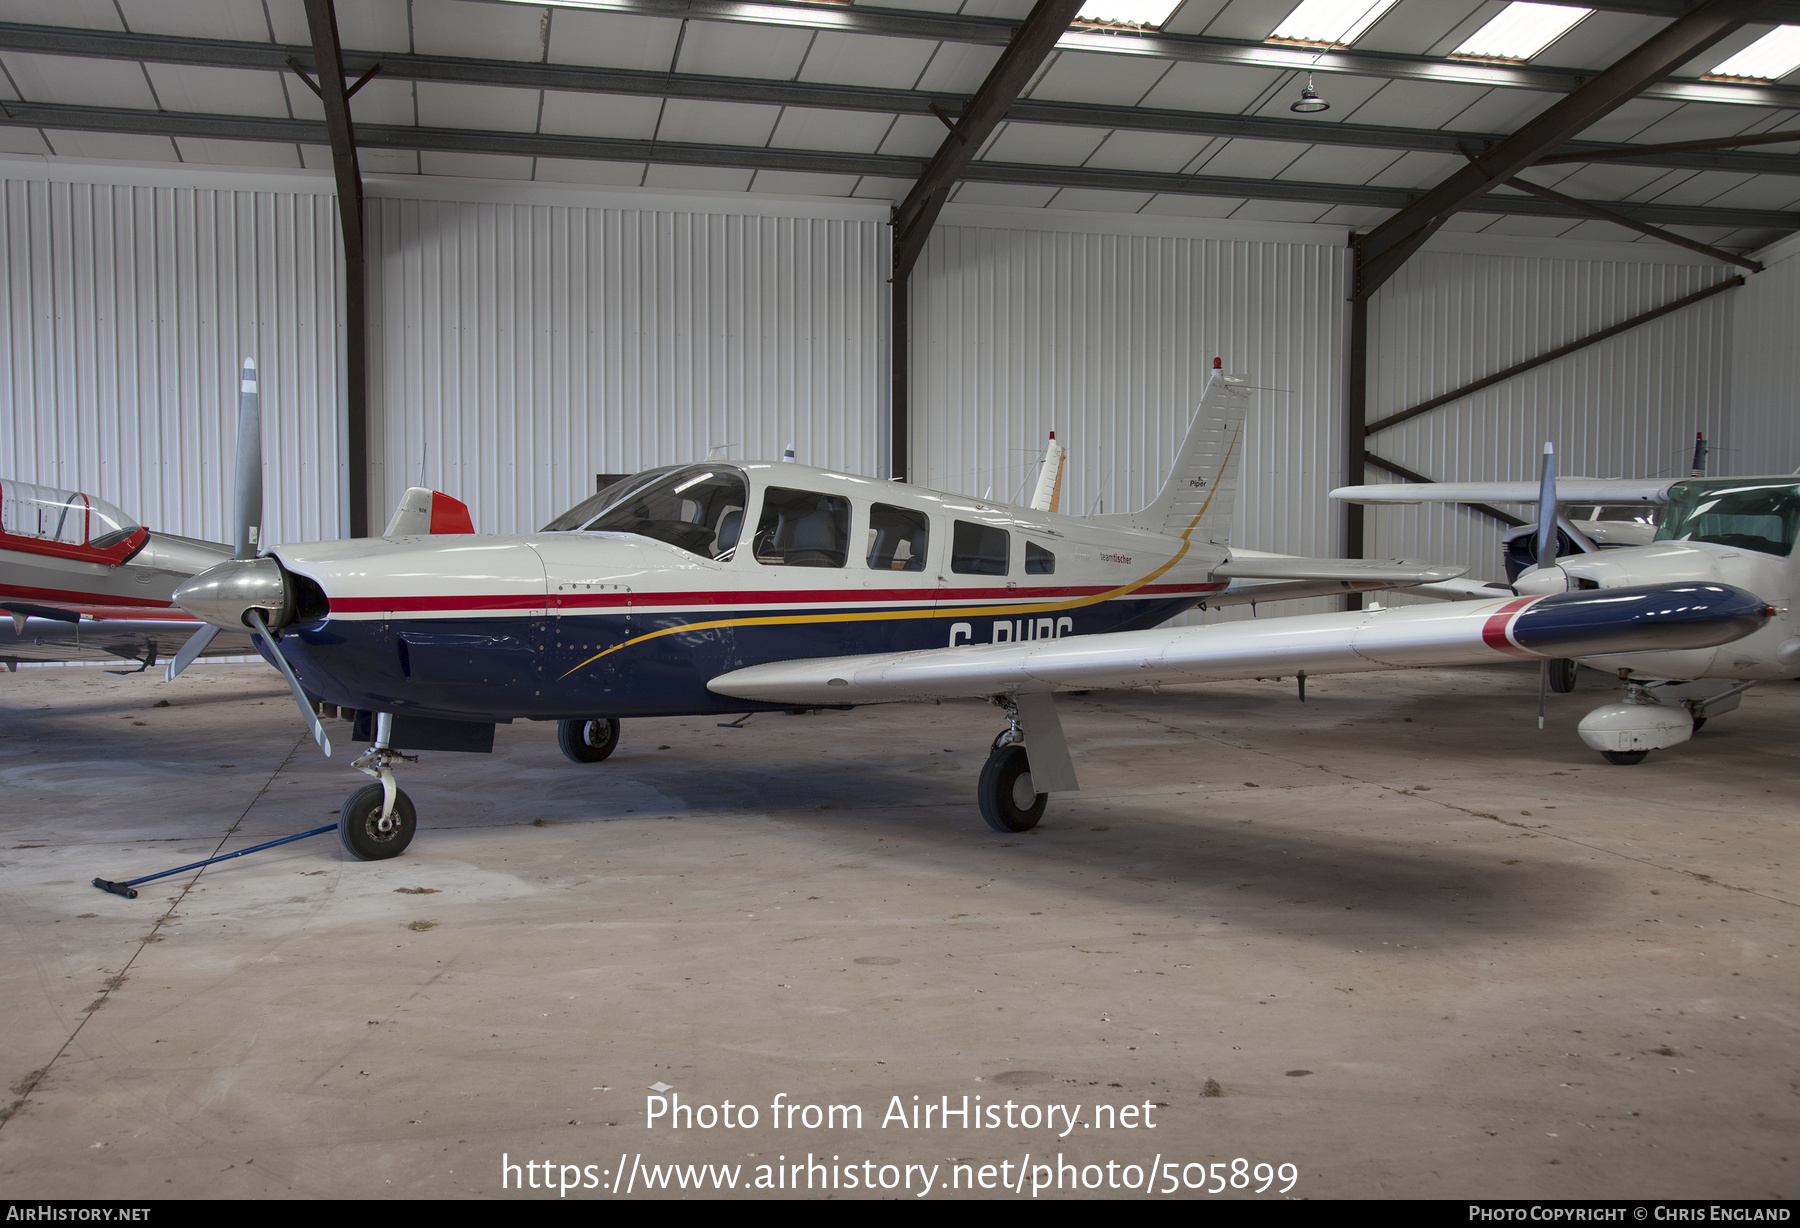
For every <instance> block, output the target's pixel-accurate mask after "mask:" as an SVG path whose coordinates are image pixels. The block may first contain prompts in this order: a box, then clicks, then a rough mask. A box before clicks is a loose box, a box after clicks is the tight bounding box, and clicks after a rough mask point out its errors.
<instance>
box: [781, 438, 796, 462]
mask: <svg viewBox="0 0 1800 1228" xmlns="http://www.w3.org/2000/svg"><path fill="white" fill-rule="evenodd" d="M781 459H782V460H784V461H786V462H787V463H788V464H790V465H791V464H793V463H794V445H793V444H791V443H790V444H789V445H788V446H787V451H785V452H783V453H782V454H781Z"/></svg>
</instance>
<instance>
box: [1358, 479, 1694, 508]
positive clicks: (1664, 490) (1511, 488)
mask: <svg viewBox="0 0 1800 1228" xmlns="http://www.w3.org/2000/svg"><path fill="white" fill-rule="evenodd" d="M1679 480H1680V479H1678V478H1557V479H1556V498H1557V500H1558V501H1559V502H1561V503H1593V504H1603V505H1608V506H1618V505H1621V504H1631V503H1646V504H1650V503H1667V502H1668V501H1669V487H1671V486H1673V485H1674V484H1675V483H1676V482H1677V481H1679ZM1541 493H1542V490H1541V487H1540V484H1539V483H1537V482H1384V483H1378V484H1376V485H1372V486H1340V487H1338V488H1337V489H1336V490H1334V491H1332V492H1331V497H1332V498H1333V499H1336V500H1338V501H1339V502H1340V503H1536V502H1537V501H1538V496H1539V495H1540V494H1541Z"/></svg>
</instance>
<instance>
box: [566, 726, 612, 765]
mask: <svg viewBox="0 0 1800 1228" xmlns="http://www.w3.org/2000/svg"><path fill="white" fill-rule="evenodd" d="M556 744H557V745H558V746H560V747H562V753H563V754H565V755H567V756H568V757H569V758H570V759H571V760H573V761H574V762H576V763H598V762H600V761H601V760H602V759H604V758H606V757H607V756H608V755H610V754H612V753H613V751H614V750H615V749H616V748H617V747H618V745H619V720H618V718H617V717H613V716H594V717H588V718H586V719H584V720H579V721H558V722H556Z"/></svg>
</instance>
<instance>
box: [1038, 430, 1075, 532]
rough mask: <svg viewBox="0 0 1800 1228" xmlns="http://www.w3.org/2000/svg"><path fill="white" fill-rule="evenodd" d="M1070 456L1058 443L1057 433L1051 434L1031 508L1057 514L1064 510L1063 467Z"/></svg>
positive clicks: (1039, 471) (1052, 432)
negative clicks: (1056, 512)
mask: <svg viewBox="0 0 1800 1228" xmlns="http://www.w3.org/2000/svg"><path fill="white" fill-rule="evenodd" d="M1067 461H1068V455H1067V454H1066V453H1065V452H1064V451H1063V446H1062V444H1060V443H1058V442H1057V439H1056V432H1055V431H1051V432H1050V443H1049V445H1048V446H1047V447H1045V449H1044V463H1043V465H1042V466H1041V467H1040V468H1039V470H1038V481H1037V489H1035V490H1034V491H1033V492H1032V495H1031V505H1030V506H1031V507H1033V508H1035V509H1036V510H1038V511H1040V512H1055V511H1060V510H1061V509H1062V486H1063V465H1064V464H1065V463H1066V462H1067Z"/></svg>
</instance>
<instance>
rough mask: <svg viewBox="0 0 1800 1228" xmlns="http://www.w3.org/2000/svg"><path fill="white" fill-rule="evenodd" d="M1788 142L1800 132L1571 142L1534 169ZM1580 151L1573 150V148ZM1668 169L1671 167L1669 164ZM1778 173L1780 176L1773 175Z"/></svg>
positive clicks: (1784, 157)
mask: <svg viewBox="0 0 1800 1228" xmlns="http://www.w3.org/2000/svg"><path fill="white" fill-rule="evenodd" d="M1791 141H1800V129H1795V128H1789V129H1785V130H1783V131H1780V132H1757V133H1752V134H1749V135H1743V136H1717V137H1709V138H1707V139H1706V140H1703V141H1666V142H1664V143H1662V144H1658V145H1648V144H1646V145H1630V144H1627V145H1613V146H1610V147H1607V146H1602V147H1600V148H1598V149H1596V148H1593V147H1592V146H1591V145H1590V143H1589V142H1585V141H1581V142H1577V141H1571V142H1569V144H1567V145H1564V146H1563V150H1564V152H1563V153H1558V154H1551V155H1550V156H1549V157H1546V158H1539V159H1538V160H1537V165H1539V166H1554V165H1556V164H1558V163H1567V162H1626V163H1629V164H1631V165H1633V166H1652V165H1656V163H1653V162H1650V161H1648V160H1647V159H1650V158H1661V157H1668V156H1671V155H1673V156H1676V157H1679V156H1681V155H1683V154H1695V153H1702V154H1703V153H1707V152H1708V151H1711V150H1715V149H1739V148H1742V147H1743V146H1745V145H1786V144H1788V143H1789V142H1791ZM1578 144H1579V145H1582V146H1583V148H1581V149H1576V148H1575V146H1576V145H1578ZM1751 156H1752V157H1761V158H1767V159H1769V160H1770V161H1775V160H1781V161H1785V162H1788V163H1794V162H1795V161H1796V159H1795V158H1794V156H1793V155H1792V154H1753V155H1751ZM1671 165H1673V164H1672V163H1671ZM1776 173H1780V172H1776Z"/></svg>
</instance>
